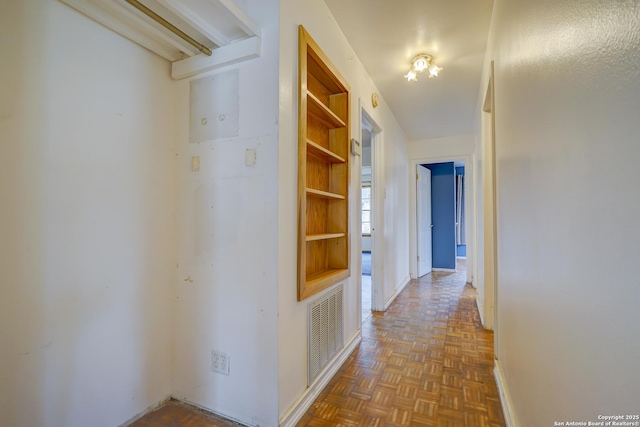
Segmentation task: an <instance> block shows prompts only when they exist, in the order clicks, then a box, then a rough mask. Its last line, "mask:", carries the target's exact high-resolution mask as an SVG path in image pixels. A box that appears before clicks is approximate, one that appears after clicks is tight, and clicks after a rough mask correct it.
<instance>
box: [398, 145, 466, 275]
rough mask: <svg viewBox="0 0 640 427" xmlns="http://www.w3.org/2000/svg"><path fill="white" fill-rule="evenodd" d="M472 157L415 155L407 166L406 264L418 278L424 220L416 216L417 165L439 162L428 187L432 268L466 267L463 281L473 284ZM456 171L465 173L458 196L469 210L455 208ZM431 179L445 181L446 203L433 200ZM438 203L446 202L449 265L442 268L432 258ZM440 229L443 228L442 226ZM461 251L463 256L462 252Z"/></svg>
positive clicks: (435, 269) (433, 254)
mask: <svg viewBox="0 0 640 427" xmlns="http://www.w3.org/2000/svg"><path fill="white" fill-rule="evenodd" d="M442 151H444V150H442ZM472 156H473V155H472V154H468V155H453V156H446V155H445V156H439V157H437V156H433V157H424V158H418V159H414V160H412V161H411V169H409V170H410V171H411V176H410V183H411V191H410V193H409V196H410V200H409V202H410V215H411V218H410V223H409V224H410V235H409V236H410V242H409V243H410V247H409V249H410V252H409V255H410V260H409V267H410V273H411V277H412V278H413V279H417V278H418V277H420V275H422V271H420V272H419V271H418V264H419V258H418V257H420V261H422V256H421V255H420V254H419V252H423V251H424V249H419V244H420V243H419V242H420V239H421V237H420V234H421V230H420V225H419V224H420V222H424V221H423V220H422V221H421V220H419V218H418V210H419V200H418V198H419V194H418V191H417V190H418V185H417V183H416V181H417V179H416V178H417V176H418V173H419V169H418V167H419V166H421V165H422V166H427V167H431V166H432V165H441V167H438V166H436V167H433V168H432V171H431V172H432V189H431V196H432V197H431V199H432V205H431V208H432V219H431V223H430V224H429V226H430V225H431V224H433V225H434V226H433V227H429V228H431V230H432V250H431V254H432V271H444V272H453V271H457V270H461V271H462V270H466V272H465V273H466V281H467V282H468V283H471V284H472V285H474V287H475V283H474V262H475V256H476V251H475V246H474V244H475V227H474V221H475V217H476V214H475V206H474V204H473V201H474V198H475V186H474V182H475V177H474V171H475V168H474V162H473V157H472ZM445 164H446V167H445V166H444V165H445ZM443 168H444V169H446V174H444V175H446V176H442V174H443V172H442V169H443ZM434 171H435V172H434ZM459 174H464V179H463V181H464V192H463V194H462V195H461V196H460V198H461V199H462V200H461V201H463V202H464V207H465V208H466V207H469V208H468V209H462V210H458V209H457V205H456V202H458V201H459V200H458V199H459V198H458V197H457V196H458V195H457V193H456V187H457V184H458V175H459ZM434 178H435V179H436V180H441V179H444V181H446V186H447V188H448V189H447V190H446V194H447V201H446V202H443V201H442V200H440V199H439V197H435V198H436V199H438V200H435V201H434V192H435V191H436V190H434V188H435V187H434V186H433V182H434ZM438 187H439V186H438ZM437 191H438V192H439V191H441V190H440V189H439V190H437ZM442 191H444V190H442ZM439 203H448V206H447V212H448V213H446V214H444V215H445V216H446V221H447V225H446V227H447V228H448V231H447V234H446V235H447V237H446V239H447V247H446V250H445V253H446V257H447V260H448V261H447V262H448V264H447V265H446V266H444V267H443V266H442V265H439V264H437V263H436V260H435V258H434V257H435V248H434V247H435V246H434V245H437V242H435V239H436V233H435V228H436V227H438V222H437V219H436V218H435V217H434V216H433V210H434V207H438V206H439ZM458 213H459V214H461V215H464V218H463V220H462V221H460V218H458V217H457V216H456V215H457V214H458ZM441 227H442V226H441ZM439 231H442V229H441V230H439ZM438 238H440V237H438ZM462 242H464V245H463V244H462ZM458 243H460V244H458ZM463 251H464V252H463ZM463 253H464V255H462V254H463ZM465 256H466V259H464V257H465ZM438 262H440V261H438ZM421 270H422V268H421ZM419 273H420V274H419Z"/></svg>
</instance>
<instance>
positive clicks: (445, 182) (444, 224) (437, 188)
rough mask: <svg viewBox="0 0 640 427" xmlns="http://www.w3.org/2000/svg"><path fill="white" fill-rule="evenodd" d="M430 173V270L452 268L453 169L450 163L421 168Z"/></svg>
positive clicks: (454, 248) (453, 238) (453, 244)
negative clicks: (431, 235) (431, 264)
mask: <svg viewBox="0 0 640 427" xmlns="http://www.w3.org/2000/svg"><path fill="white" fill-rule="evenodd" d="M423 166H425V167H426V168H428V169H430V170H431V223H432V224H433V238H432V251H433V268H449V269H455V268H456V211H455V203H456V200H455V194H456V192H455V169H454V166H453V162H449V163H432V164H428V165H423Z"/></svg>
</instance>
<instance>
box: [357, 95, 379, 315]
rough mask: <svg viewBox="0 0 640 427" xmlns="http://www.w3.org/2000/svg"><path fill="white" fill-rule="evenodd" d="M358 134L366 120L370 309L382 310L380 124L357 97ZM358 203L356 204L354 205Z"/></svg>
mask: <svg viewBox="0 0 640 427" xmlns="http://www.w3.org/2000/svg"><path fill="white" fill-rule="evenodd" d="M358 111H359V115H358V119H359V120H358V137H359V138H360V141H362V129H363V123H365V122H366V123H367V125H368V126H367V129H369V131H370V132H371V309H372V310H373V311H384V288H383V286H382V285H383V274H384V265H383V256H382V254H383V253H384V252H383V251H384V239H383V238H382V236H383V233H382V230H383V224H384V185H380V183H384V164H383V158H384V157H383V152H384V151H383V149H384V147H383V131H382V128H381V127H380V125H378V124H377V123H376V121H375V120H374V119H373V117H371V115H370V114H369V113H368V112H367V111H366V110H365V108H364V105H363V103H362V100H361V99H358ZM361 160H362V158H360V162H359V166H358V197H357V199H358V200H357V203H358V204H360V203H362V197H361V190H360V189H361V188H362V161H361ZM358 206H360V205H358ZM356 211H357V212H358V220H357V227H358V229H357V232H358V233H359V235H360V238H359V239H358V259H359V261H358V262H359V265H360V269H359V273H360V276H359V277H358V284H359V285H358V316H359V317H360V319H359V324H361V323H362V307H361V304H362V217H361V213H360V212H361V208H360V207H358V208H357V209H356Z"/></svg>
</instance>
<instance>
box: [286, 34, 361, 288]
mask: <svg viewBox="0 0 640 427" xmlns="http://www.w3.org/2000/svg"><path fill="white" fill-rule="evenodd" d="M298 43H299V45H298V53H299V57H298V81H299V88H298V92H299V96H300V98H299V100H298V301H302V300H304V299H305V298H308V297H310V296H311V295H314V294H316V293H318V292H320V291H322V290H323V289H326V288H328V287H329V286H331V285H333V284H335V283H338V282H339V281H341V280H344V279H346V278H347V277H349V274H350V273H349V272H350V270H349V265H350V264H349V159H350V156H349V135H350V134H349V90H350V87H349V85H348V84H347V82H346V81H345V80H344V78H343V77H342V76H341V75H340V74H339V73H338V71H337V70H336V69H335V67H334V66H333V64H331V62H330V61H329V59H328V58H327V56H326V55H325V54H324V53H323V52H322V50H321V49H320V48H319V47H318V45H317V44H316V42H315V41H313V39H312V38H311V36H309V33H307V31H306V30H305V29H304V28H303V27H302V25H300V26H299V27H298Z"/></svg>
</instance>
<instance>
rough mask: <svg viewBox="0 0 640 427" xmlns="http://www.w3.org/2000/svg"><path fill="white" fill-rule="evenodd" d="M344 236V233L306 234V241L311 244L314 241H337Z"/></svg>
mask: <svg viewBox="0 0 640 427" xmlns="http://www.w3.org/2000/svg"><path fill="white" fill-rule="evenodd" d="M346 235H347V234H346V233H327V234H308V235H307V237H306V240H307V242H313V241H314V240H329V239H338V238H340V237H344V236H346Z"/></svg>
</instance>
